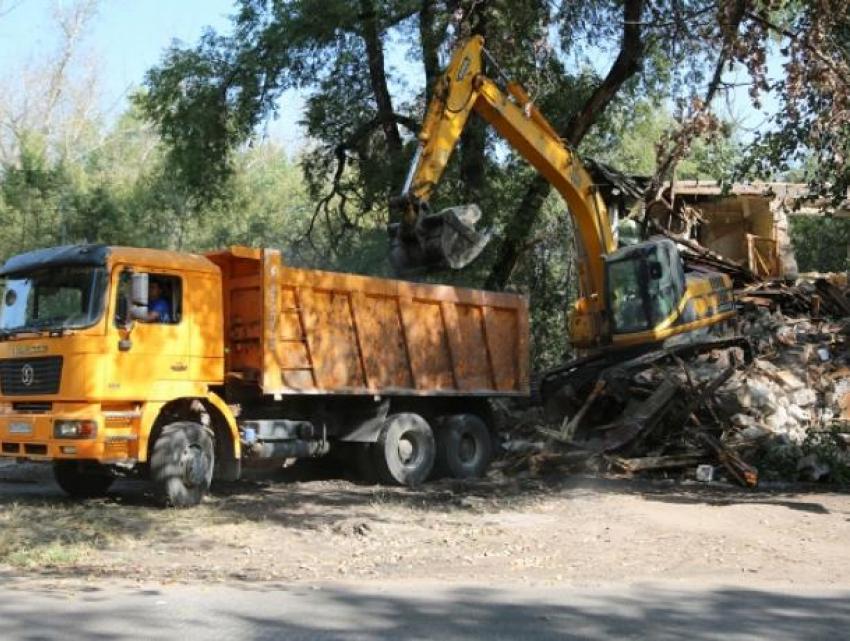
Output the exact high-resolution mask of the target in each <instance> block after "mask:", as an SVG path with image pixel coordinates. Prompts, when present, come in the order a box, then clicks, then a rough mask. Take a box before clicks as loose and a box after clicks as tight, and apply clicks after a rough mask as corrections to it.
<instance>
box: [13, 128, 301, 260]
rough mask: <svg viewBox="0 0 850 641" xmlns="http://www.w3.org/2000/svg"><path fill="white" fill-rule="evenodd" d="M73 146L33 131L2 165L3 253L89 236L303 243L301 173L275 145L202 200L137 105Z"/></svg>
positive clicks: (253, 155) (160, 241)
mask: <svg viewBox="0 0 850 641" xmlns="http://www.w3.org/2000/svg"><path fill="white" fill-rule="evenodd" d="M73 151H74V152H76V153H74V154H69V155H68V157H63V156H62V155H59V154H58V153H57V151H56V150H52V149H48V148H47V147H46V146H45V144H44V143H43V140H41V139H40V138H39V137H38V136H35V135H29V136H27V137H26V138H25V144H23V145H22V148H21V153H20V157H19V158H18V159H17V162H15V163H14V164H12V163H10V164H8V165H6V166H4V167H2V168H0V258H2V259H5V258H7V257H9V256H10V255H13V254H16V253H19V252H21V251H26V250H29V249H33V248H37V247H45V246H50V245H60V244H71V243H83V242H93V243H105V244H125V245H137V246H142V247H156V248H170V249H183V250H196V251H200V250H205V249H211V248H215V247H221V246H224V245H229V244H244V245H255V246H256V245H264V246H271V247H281V248H283V249H285V250H288V249H289V248H290V247H292V248H297V247H298V246H299V243H303V238H304V234H305V229H306V222H307V221H308V220H309V216H308V210H309V207H308V205H307V196H306V192H305V190H304V187H303V184H302V180H301V173H300V170H299V168H298V166H297V164H296V163H295V162H293V161H292V160H291V159H289V158H288V156H287V155H286V153H285V151H284V150H283V149H281V148H280V147H278V146H277V145H274V144H271V143H263V144H258V145H256V146H254V147H251V148H247V149H245V150H243V151H240V152H239V153H237V154H236V155H235V158H234V162H233V176H232V179H231V181H230V182H229V191H228V198H227V199H218V200H215V201H210V202H208V203H205V204H201V203H199V201H197V200H195V199H194V197H193V195H192V194H191V192H190V190H188V189H187V187H186V186H185V184H183V183H182V181H181V180H180V178H179V177H177V176H175V175H174V174H173V173H172V172H171V171H170V170H169V165H168V162H167V160H166V159H165V155H164V154H163V152H162V148H161V143H160V141H159V139H158V138H157V136H156V134H155V133H154V132H153V131H152V130H151V129H150V127H148V126H146V125H144V123H142V122H140V121H139V120H138V119H137V118H136V116H135V114H134V113H132V112H130V113H128V114H125V115H124V116H123V117H122V118H120V119H119V120H118V122H117V123H116V124H115V126H114V127H113V128H112V129H111V130H109V131H107V132H105V133H103V134H102V141H101V144H100V145H98V146H97V147H95V148H94V149H93V150H91V151H90V152H89V153H79V152H80V150H73ZM71 157H73V158H75V160H73V161H72V160H70V158H71ZM302 253H303V254H304V260H305V262H306V261H310V260H314V259H315V255H313V254H311V253H310V252H308V251H304V252H302Z"/></svg>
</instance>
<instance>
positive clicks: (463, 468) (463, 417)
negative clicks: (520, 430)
mask: <svg viewBox="0 0 850 641" xmlns="http://www.w3.org/2000/svg"><path fill="white" fill-rule="evenodd" d="M492 453H493V444H492V442H491V439H490V430H488V429H487V425H485V423H484V421H482V420H481V419H480V418H478V417H477V416H475V415H474V414H454V415H452V416H449V417H447V418H446V419H445V420H444V421H443V424H442V425H441V426H440V429H439V430H437V460H436V464H435V466H434V467H435V471H436V473H437V475H439V476H450V477H452V478H456V479H474V478H480V477H482V476H484V473H485V472H486V471H487V468H488V467H489V466H490V458H491V456H492Z"/></svg>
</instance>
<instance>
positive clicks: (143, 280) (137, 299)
mask: <svg viewBox="0 0 850 641" xmlns="http://www.w3.org/2000/svg"><path fill="white" fill-rule="evenodd" d="M131 278H132V290H133V307H136V306H139V307H147V306H148V274H143V273H141V272H133V275H132V277H131Z"/></svg>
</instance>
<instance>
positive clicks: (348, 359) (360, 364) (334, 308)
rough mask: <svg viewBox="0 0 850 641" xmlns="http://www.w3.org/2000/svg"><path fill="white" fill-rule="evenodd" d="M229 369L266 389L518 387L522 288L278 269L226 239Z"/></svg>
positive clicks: (268, 253)
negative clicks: (466, 286)
mask: <svg viewBox="0 0 850 641" xmlns="http://www.w3.org/2000/svg"><path fill="white" fill-rule="evenodd" d="M209 258H210V259H211V260H213V261H214V262H215V263H216V264H217V265H219V266H220V267H221V269H222V276H223V287H224V323H225V337H226V345H227V359H226V363H227V371H228V374H229V376H231V378H237V379H242V380H244V381H255V382H256V383H257V384H258V385H259V386H261V388H262V391H263V392H264V393H265V394H370V395H376V394H381V395H390V394H401V395H433V394H441V395H442V394H445V395H464V396H469V395H484V396H496V395H504V396H508V395H525V394H527V393H528V387H529V384H528V364H529V361H528V303H527V300H526V298H525V297H524V296H519V295H514V294H503V293H493V292H483V291H476V290H470V289H463V288H458V287H449V286H446V285H422V284H415V283H409V282H404V281H398V280H388V279H383V278H371V277H366V276H356V275H352V274H340V273H333V272H324V271H317V270H309V269H297V268H292V267H286V266H284V265H283V264H282V261H281V257H280V254H279V252H277V251H275V250H254V249H247V248H231V249H230V250H228V251H225V252H219V253H216V254H211V255H209Z"/></svg>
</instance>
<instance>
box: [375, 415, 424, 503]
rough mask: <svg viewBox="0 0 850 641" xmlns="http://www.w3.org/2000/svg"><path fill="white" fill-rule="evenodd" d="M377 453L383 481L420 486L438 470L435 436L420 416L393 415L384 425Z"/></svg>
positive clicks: (377, 464)
mask: <svg viewBox="0 0 850 641" xmlns="http://www.w3.org/2000/svg"><path fill="white" fill-rule="evenodd" d="M373 452H374V456H375V464H376V467H377V468H378V471H379V473H380V476H381V480H382V481H384V482H385V483H390V484H395V485H407V486H415V485H420V484H421V483H423V482H424V481H425V479H427V478H428V475H429V474H430V473H431V469H432V468H433V467H434V456H435V446H434V433H433V432H432V431H431V426H430V425H428V423H427V422H426V421H425V419H424V418H422V417H421V416H419V415H418V414H411V413H405V414H393V415H391V416H389V417H387V420H386V421H385V422H384V425H383V427H382V428H381V433H380V434H379V435H378V442H377V443H375V445H374V450H373Z"/></svg>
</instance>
